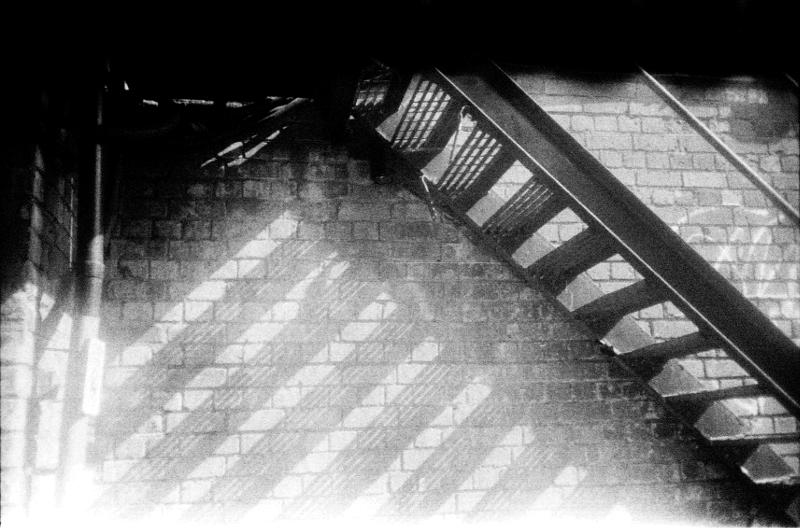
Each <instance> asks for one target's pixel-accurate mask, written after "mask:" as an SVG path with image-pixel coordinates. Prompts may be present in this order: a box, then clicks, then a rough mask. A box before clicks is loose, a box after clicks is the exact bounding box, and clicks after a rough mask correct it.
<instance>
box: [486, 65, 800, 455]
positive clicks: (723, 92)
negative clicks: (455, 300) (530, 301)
mask: <svg viewBox="0 0 800 528" xmlns="http://www.w3.org/2000/svg"><path fill="white" fill-rule="evenodd" d="M516 78H517V80H518V82H519V83H520V84H521V85H522V86H523V88H524V89H525V90H526V91H527V92H528V93H529V94H530V95H531V96H532V97H533V98H534V99H535V100H536V101H537V102H538V103H539V104H540V105H542V106H543V107H544V108H545V109H546V110H547V111H548V112H550V113H551V115H553V117H554V118H555V119H556V120H557V121H558V122H559V123H560V124H561V125H562V126H563V127H564V128H565V129H566V130H568V131H569V132H570V133H571V134H572V135H573V137H575V138H576V139H577V140H578V141H579V142H580V143H581V144H582V145H584V146H585V147H586V148H587V149H588V150H589V151H590V152H592V154H594V155H595V157H597V158H598V159H599V160H600V161H601V162H602V163H604V164H605V165H606V167H608V168H609V170H611V172H612V173H613V174H614V175H615V176H617V178H618V179H619V180H620V181H622V182H623V183H625V184H627V185H628V187H629V188H630V189H631V190H632V191H633V192H634V193H635V194H636V195H637V196H639V197H640V199H641V200H642V201H643V202H644V203H646V204H647V205H648V206H650V207H651V209H652V210H653V211H654V212H655V213H656V214H658V215H659V217H660V218H661V219H662V220H664V221H665V222H666V223H667V224H668V225H669V226H671V227H672V228H673V229H674V230H675V231H676V232H678V233H679V234H680V235H681V236H682V238H683V239H684V240H685V241H686V242H688V243H689V244H690V245H691V246H692V247H693V248H694V249H695V250H696V251H697V252H698V253H700V254H701V255H702V256H703V257H705V258H706V259H707V260H708V261H709V262H710V263H711V264H712V265H713V266H714V267H715V268H716V269H717V270H718V271H719V272H720V273H721V274H722V275H723V276H724V277H726V278H727V279H729V280H730V281H731V283H732V284H734V285H735V286H736V287H737V288H738V289H739V291H741V292H742V293H743V294H744V295H745V296H746V297H747V298H748V299H749V300H751V301H752V302H753V304H755V305H756V306H757V307H758V308H759V309H760V310H761V311H762V312H764V313H765V314H766V315H767V316H768V317H769V318H770V319H771V320H772V321H773V322H774V323H775V324H776V325H777V326H778V327H779V328H780V329H781V330H782V331H783V332H784V333H786V334H787V335H788V336H790V337H791V338H793V339H794V340H795V342H800V289H799V286H798V285H800V281H798V269H799V268H800V265H799V264H798V261H800V230H798V228H797V226H796V225H793V224H792V222H791V220H789V219H787V218H786V217H785V216H784V215H783V214H781V213H780V212H779V210H778V209H777V208H776V207H775V206H774V205H773V204H772V203H771V202H769V201H767V199H766V198H765V196H764V194H763V193H762V192H761V191H759V190H758V189H756V188H755V187H754V186H753V185H752V184H751V183H750V182H749V181H748V180H747V179H746V178H745V176H744V175H743V174H741V173H739V172H738V171H737V170H735V169H734V168H733V167H732V166H731V165H730V164H729V163H728V162H727V161H726V160H725V159H724V158H723V157H722V156H721V155H720V154H719V153H717V152H716V151H715V149H714V147H713V146H712V145H710V144H709V143H708V142H707V141H706V140H704V139H703V138H702V137H701V136H700V135H698V134H697V133H696V132H695V131H694V130H693V129H692V128H691V127H690V126H689V125H688V124H687V123H686V122H685V120H683V119H682V118H681V117H680V116H678V115H677V114H675V113H674V112H673V111H672V110H671V109H670V108H669V107H668V106H667V105H666V104H665V103H664V102H663V101H662V100H661V99H660V98H658V96H657V95H656V94H655V93H654V92H653V91H652V90H651V89H650V88H649V87H648V86H647V85H646V84H645V83H644V82H643V80H642V79H641V78H637V77H635V76H631V77H625V78H617V79H609V78H608V76H606V77H605V78H604V79H602V80H598V79H597V78H592V77H590V76H582V77H581V76H575V77H569V76H565V75H555V74H546V73H542V74H534V75H532V74H519V75H517V77H516ZM662 80H665V81H666V80H668V81H669V82H667V83H666V84H667V86H668V88H669V89H670V91H672V92H673V93H674V94H675V95H676V96H677V97H678V98H679V99H680V100H681V101H682V102H683V103H684V104H685V105H686V106H687V107H688V108H689V110H690V111H692V113H693V114H694V115H695V116H697V117H698V118H699V119H700V120H701V121H703V122H704V123H705V124H706V126H708V127H709V128H710V129H711V130H712V131H714V132H715V133H716V134H718V135H719V137H720V138H721V139H723V140H724V141H725V143H726V144H728V146H730V147H731V148H732V149H733V150H734V151H735V152H737V153H738V154H739V155H740V156H741V157H742V158H744V159H745V160H746V161H747V162H748V164H749V165H750V166H751V167H753V168H754V169H755V170H756V171H757V172H758V173H759V174H761V175H762V176H763V177H764V178H765V179H766V180H767V181H768V182H770V183H771V185H772V186H773V188H775V189H776V190H778V191H779V192H780V193H781V194H782V195H783V196H784V197H785V198H786V199H787V200H788V201H789V202H790V203H791V204H794V206H795V207H796V208H797V207H798V206H800V203H799V202H800V199H799V198H798V192H799V191H800V178H799V177H798V119H797V115H798V114H797V111H798V110H797V108H798V107H797V98H796V96H795V95H794V93H793V92H792V91H791V89H790V88H789V87H788V85H781V84H770V83H767V82H765V81H758V82H757V81H755V80H739V81H734V80H724V81H723V80H716V81H715V80H710V79H696V78H695V79H693V80H688V79H685V78H680V77H673V78H670V79H662ZM525 179H527V174H526V173H525V171H524V169H522V168H521V167H518V168H516V169H515V170H512V171H510V172H509V173H508V174H507V175H506V176H505V177H504V179H503V181H502V182H501V184H500V185H498V186H497V187H496V189H497V190H499V192H500V193H501V194H503V195H505V196H510V195H511V194H512V193H513V192H514V191H515V190H516V189H517V188H519V186H520V185H521V184H522V183H523V182H524V180H525ZM584 227H585V226H583V225H582V223H581V222H580V221H579V220H578V219H577V217H575V216H574V215H573V214H571V213H570V214H566V213H565V214H562V215H560V216H559V217H557V218H556V219H555V220H554V221H553V222H552V223H551V224H549V225H547V226H545V227H544V228H543V229H542V230H540V232H539V234H541V235H543V236H545V237H546V238H547V239H549V240H550V241H551V242H552V243H554V244H559V243H561V242H563V241H564V240H566V239H568V238H570V237H571V236H573V235H574V234H576V233H577V232H579V231H581V230H582V229H583V228H584ZM589 275H590V276H591V277H592V279H594V280H595V281H596V282H597V283H598V284H599V286H600V287H601V288H602V289H603V290H605V291H606V292H610V291H613V290H616V289H618V288H621V287H623V286H626V285H629V284H631V283H633V282H634V281H635V280H638V278H640V277H639V276H638V274H637V273H636V272H635V271H634V270H633V269H632V268H631V267H630V266H629V265H628V264H627V263H625V262H623V261H622V260H621V259H620V258H619V257H614V258H611V259H609V260H607V261H606V262H603V263H601V264H599V265H597V266H595V267H594V268H592V269H591V270H589ZM635 316H636V318H637V320H638V322H639V324H640V325H641V326H642V327H643V328H644V329H645V330H646V331H648V332H649V333H650V334H651V335H653V336H654V337H655V338H657V339H668V338H670V337H676V336H679V335H683V334H685V333H688V332H692V331H694V330H695V329H696V328H695V326H694V325H693V324H692V323H691V322H689V321H688V320H686V319H685V318H684V317H683V316H682V314H681V313H680V312H679V311H678V310H677V309H676V308H675V307H674V306H673V305H672V304H671V303H664V304H662V305H657V306H654V307H651V308H648V309H646V310H642V311H640V312H638V313H637V314H635ZM682 364H683V366H684V367H685V368H686V369H687V370H689V371H690V372H691V373H692V374H694V375H695V376H697V377H698V378H699V379H701V380H703V381H704V382H705V383H707V384H708V385H709V386H710V387H717V386H722V387H725V386H731V385H739V384H742V383H746V382H747V381H746V376H745V374H744V372H743V371H742V369H741V368H739V367H738V366H737V365H736V364H735V363H734V362H733V361H732V360H730V359H728V358H727V356H726V355H725V354H724V353H723V352H722V351H710V352H705V353H701V354H697V355H696V356H692V357H690V358H688V359H687V360H684V361H682ZM733 408H734V410H735V411H736V412H737V414H739V415H741V416H742V417H743V419H745V420H747V421H749V422H750V426H751V430H752V432H753V433H756V434H759V433H771V432H791V431H795V430H797V427H798V424H797V420H795V419H793V418H791V417H790V416H788V415H787V414H786V413H785V411H784V410H783V408H782V407H781V406H780V405H777V404H776V402H775V400H774V399H772V398H753V399H740V400H736V401H734V402H733ZM777 448H778V449H780V450H782V451H783V452H784V453H785V455H786V460H787V462H789V463H790V464H791V465H792V466H793V467H794V468H795V469H796V470H797V469H798V450H799V449H800V448H799V446H797V445H791V444H790V445H784V446H778V447H777Z"/></svg>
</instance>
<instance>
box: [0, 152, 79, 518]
mask: <svg viewBox="0 0 800 528" xmlns="http://www.w3.org/2000/svg"><path fill="white" fill-rule="evenodd" d="M4 161H5V163H6V164H7V165H6V166H7V169H8V172H4V174H8V175H9V180H8V184H9V186H8V188H7V192H6V194H5V196H4V200H5V201H4V208H6V211H5V215H8V216H4V229H5V230H6V232H5V234H4V237H3V242H4V243H3V252H4V258H3V290H2V299H3V300H2V320H0V324H1V325H2V357H1V361H2V367H1V368H2V439H1V440H2V448H3V451H2V461H1V465H2V508H3V516H4V518H5V519H13V518H14V517H15V516H16V515H18V514H20V513H21V512H22V511H23V510H24V508H25V505H26V503H27V500H28V498H29V493H31V491H33V493H35V494H42V495H43V496H46V497H50V500H52V495H53V486H54V483H55V480H54V477H55V469H56V465H57V460H58V458H57V457H58V428H59V423H60V407H61V404H60V399H61V398H62V397H63V391H62V388H63V381H64V380H63V376H64V373H65V361H66V353H67V350H68V347H69V340H70V331H71V314H70V310H71V306H70V299H71V293H70V291H69V288H68V287H67V288H65V285H66V286H68V285H69V284H70V281H69V278H70V274H71V266H72V261H73V258H72V254H73V243H72V240H73V235H74V229H73V224H74V218H75V210H76V209H75V206H76V203H75V190H74V179H73V177H72V175H71V174H69V173H67V172H66V171H64V170H63V167H62V166H60V165H59V164H57V163H56V162H55V159H54V158H53V157H52V156H47V155H45V153H44V152H43V150H42V149H41V148H40V147H39V146H35V145H32V144H15V145H14V148H13V152H12V153H11V155H10V156H8V157H6V158H5V160H4ZM57 300H58V302H56V301H57Z"/></svg>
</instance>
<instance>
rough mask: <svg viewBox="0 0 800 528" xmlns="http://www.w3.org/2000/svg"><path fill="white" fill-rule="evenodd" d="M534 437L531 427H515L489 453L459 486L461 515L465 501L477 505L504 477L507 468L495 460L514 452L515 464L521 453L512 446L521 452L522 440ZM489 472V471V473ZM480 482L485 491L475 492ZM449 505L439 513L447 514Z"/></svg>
mask: <svg viewBox="0 0 800 528" xmlns="http://www.w3.org/2000/svg"><path fill="white" fill-rule="evenodd" d="M532 435H533V433H532V431H531V427H530V426H528V425H515V426H514V427H512V428H511V429H510V430H509V431H508V433H506V435H505V436H504V437H503V438H502V439H501V440H500V441H499V442H498V443H497V445H495V446H494V447H493V448H492V449H491V450H490V451H489V453H488V454H487V455H486V456H485V457H484V459H483V460H482V461H481V463H480V464H478V465H477V466H476V467H475V470H474V471H473V472H472V474H471V475H470V476H469V477H468V478H466V479H464V481H463V482H462V483H461V484H460V485H459V487H458V491H457V492H456V495H458V503H459V510H460V511H461V513H464V511H463V510H464V509H465V508H464V506H463V504H464V503H465V501H469V503H470V504H471V505H473V506H474V505H476V504H478V503H479V502H480V500H481V499H482V498H483V497H484V496H485V495H486V494H487V493H488V492H489V490H491V489H492V488H494V486H495V485H496V484H497V483H498V482H499V481H500V476H501V475H502V470H503V469H504V468H505V465H503V466H498V465H497V464H496V463H494V461H495V460H503V459H504V458H507V457H508V451H509V450H512V461H511V463H512V464H513V463H514V460H513V458H516V456H518V455H519V452H516V453H514V450H513V449H512V447H511V446H517V450H516V451H520V450H521V449H523V447H520V441H519V440H520V439H522V438H531V437H532ZM487 470H488V471H487ZM476 481H480V487H481V488H483V489H478V490H475V489H474V488H475V484H474V483H475V482H476ZM448 506H449V505H448V504H447V503H444V504H442V506H441V507H440V508H439V510H440V511H439V512H438V513H445V510H447V508H448Z"/></svg>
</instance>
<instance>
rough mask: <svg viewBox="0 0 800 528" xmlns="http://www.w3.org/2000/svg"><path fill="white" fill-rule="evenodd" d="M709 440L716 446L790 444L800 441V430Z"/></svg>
mask: <svg viewBox="0 0 800 528" xmlns="http://www.w3.org/2000/svg"><path fill="white" fill-rule="evenodd" d="M708 442H709V443H710V444H711V445H712V446H714V447H751V446H757V445H759V444H790V443H792V442H800V431H796V432H794V433H775V434H764V435H749V436H731V437H721V438H709V439H708Z"/></svg>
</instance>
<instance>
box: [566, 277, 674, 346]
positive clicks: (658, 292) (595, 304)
mask: <svg viewBox="0 0 800 528" xmlns="http://www.w3.org/2000/svg"><path fill="white" fill-rule="evenodd" d="M666 300H667V293H666V291H664V290H663V289H662V288H658V287H656V286H654V285H653V284H652V283H649V282H647V281H644V280H642V281H639V282H636V283H634V284H631V285H630V286H626V287H624V288H620V289H619V290H617V291H614V292H611V293H609V294H607V295H603V296H602V297H600V298H599V299H596V300H594V301H592V302H590V303H588V304H585V305H583V306H581V307H580V308H578V309H577V310H575V311H574V312H572V313H573V314H575V317H577V318H578V319H580V320H581V321H583V322H584V323H586V325H587V326H589V328H591V329H592V330H593V331H594V332H595V333H597V334H599V335H601V336H604V335H606V334H607V333H608V332H609V330H611V329H612V328H613V327H614V325H616V324H617V323H618V322H619V320H620V319H622V318H623V317H624V316H626V315H627V314H629V313H632V312H635V311H637V310H642V309H644V308H647V307H648V306H653V305H654V304H658V303H662V302H664V301H666Z"/></svg>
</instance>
